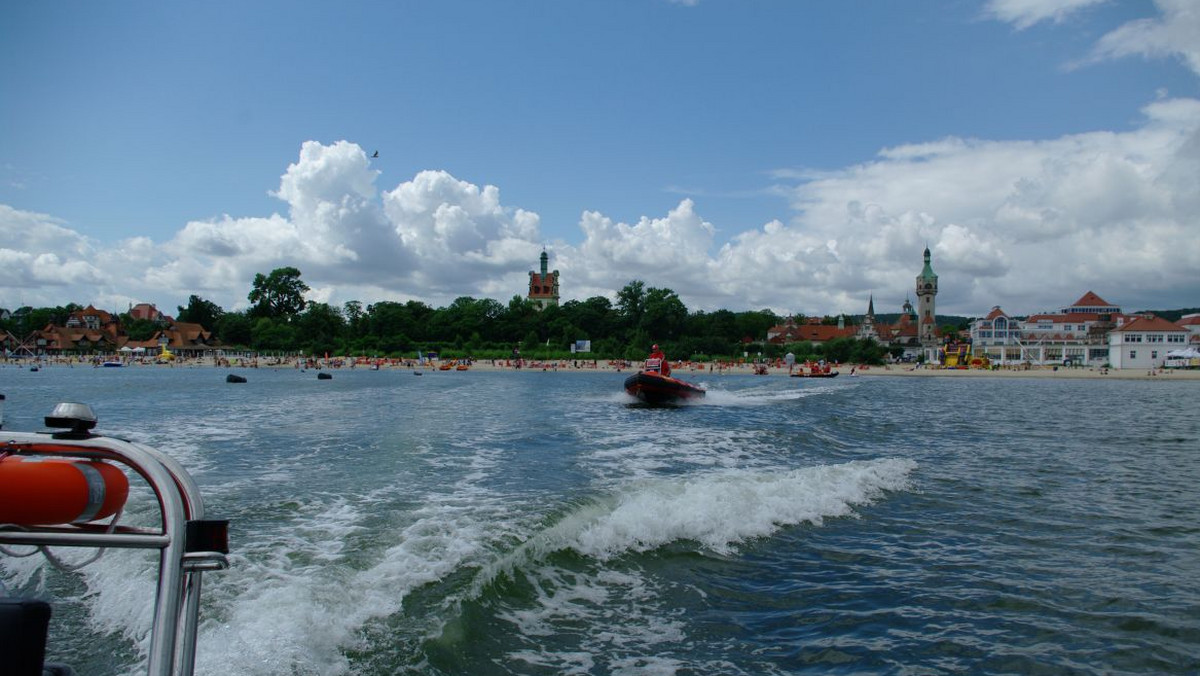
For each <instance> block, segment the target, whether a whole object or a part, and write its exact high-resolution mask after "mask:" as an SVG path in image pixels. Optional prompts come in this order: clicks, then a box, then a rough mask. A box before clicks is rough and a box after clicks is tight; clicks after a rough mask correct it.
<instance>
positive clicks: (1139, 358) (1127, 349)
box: [1108, 316, 1191, 369]
mask: <svg viewBox="0 0 1200 676" xmlns="http://www.w3.org/2000/svg"><path fill="white" fill-rule="evenodd" d="M1190 336H1191V332H1190V331H1188V329H1187V328H1185V327H1183V326H1180V325H1178V324H1176V323H1175V322H1170V321H1167V320H1165V319H1162V318H1160V317H1155V316H1147V317H1136V318H1134V319H1132V320H1130V321H1127V322H1124V323H1123V324H1122V325H1121V326H1120V327H1118V328H1116V329H1113V330H1112V331H1109V332H1108V352H1109V364H1111V365H1112V367H1113V368H1115V369H1156V368H1162V366H1163V364H1164V363H1165V362H1166V360H1167V352H1169V351H1171V350H1179V349H1182V348H1185V347H1187V345H1188V339H1189V337H1190Z"/></svg>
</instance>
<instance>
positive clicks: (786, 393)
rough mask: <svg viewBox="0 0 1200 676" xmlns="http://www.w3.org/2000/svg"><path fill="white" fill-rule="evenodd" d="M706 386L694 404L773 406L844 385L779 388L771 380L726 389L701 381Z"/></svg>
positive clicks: (815, 395)
mask: <svg viewBox="0 0 1200 676" xmlns="http://www.w3.org/2000/svg"><path fill="white" fill-rule="evenodd" d="M702 385H703V386H705V387H707V388H708V392H707V393H706V394H705V395H704V398H703V399H697V400H696V401H695V404H696V405H698V406H735V407H736V406H773V405H777V404H779V403H780V402H786V401H799V400H801V399H807V398H809V397H819V396H824V395H827V394H830V393H832V392H837V391H839V390H843V389H845V387H846V386H845V385H834V384H822V385H818V386H815V387H813V386H807V387H788V388H785V389H780V387H779V386H778V385H776V384H775V383H774V382H772V383H771V384H769V385H762V386H757V387H749V388H744V389H740V390H727V389H721V388H716V387H711V386H709V385H708V384H707V383H702Z"/></svg>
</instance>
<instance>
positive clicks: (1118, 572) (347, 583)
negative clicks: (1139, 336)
mask: <svg viewBox="0 0 1200 676" xmlns="http://www.w3.org/2000/svg"><path fill="white" fill-rule="evenodd" d="M241 373H243V374H245V375H246V376H247V378H248V380H249V382H248V383H246V384H242V385H234V384H226V383H225V382H224V376H225V371H223V370H218V369H168V368H127V369H89V368H75V369H70V368H65V367H50V368H47V369H43V370H42V371H40V372H37V373H31V372H29V371H27V370H22V369H15V368H6V369H0V392H2V393H4V394H5V395H7V408H6V416H5V428H6V429H21V430H35V429H40V428H41V418H42V416H44V415H45V414H46V413H47V412H48V411H49V410H50V408H51V407H52V405H53V404H54V403H55V402H57V401H62V400H75V401H84V402H88V403H90V404H92V405H93V407H94V408H95V410H96V412H97V414H98V416H99V418H100V425H99V428H98V429H99V430H100V431H102V432H104V433H107V434H112V435H115V436H121V437H125V438H132V439H135V440H137V441H142V442H146V443H149V444H151V445H154V446H157V447H159V448H160V449H162V450H164V451H167V452H169V453H171V454H173V455H175V456H176V457H177V458H179V459H180V460H181V461H182V462H183V463H184V465H185V466H187V467H188V468H189V469H190V470H191V471H192V472H193V473H194V475H195V477H196V479H197V481H198V482H199V483H200V485H201V487H202V489H203V491H204V492H205V494H206V498H207V502H208V511H209V514H210V516H213V517H218V518H229V519H231V520H232V522H233V525H232V529H233V532H232V539H233V543H232V545H233V547H234V550H235V551H234V555H233V557H232V559H233V567H232V568H231V569H230V570H228V571H224V572H220V573H214V574H210V575H208V576H206V585H205V593H206V597H205V604H204V608H203V617H204V620H203V626H202V628H201V635H200V647H199V660H198V662H199V664H198V672H199V673H204V674H222V675H223V674H232V673H236V674H395V673H427V674H563V673H576V674H793V673H819V674H827V673H837V674H855V673H902V674H905V673H913V674H962V673H971V674H977V673H986V674H1002V673H1019V674H1028V673H1054V674H1060V673H1079V674H1092V673H1095V674H1113V673H1142V674H1150V673H1155V674H1157V673H1196V672H1197V671H1198V670H1200V516H1198V515H1200V420H1198V418H1197V414H1196V402H1197V400H1198V395H1200V383H1195V382H1162V381H1157V382H1156V381H1100V380H1061V381H1060V380H1052V379H1046V380H1025V379H1022V380H1004V379H958V378H953V379H951V378H896V377H886V376H885V377H859V378H850V377H844V378H838V379H835V380H826V381H806V380H800V379H792V378H780V377H766V378H763V377H754V376H726V377H718V376H709V375H707V374H697V375H696V377H695V378H694V380H696V381H698V382H700V383H702V384H704V385H706V386H708V387H709V388H710V394H709V396H708V397H707V398H706V400H705V401H704V402H703V403H702V404H700V405H696V406H687V407H683V408H677V409H647V408H640V407H636V406H630V405H629V404H630V402H629V400H627V399H626V397H625V395H624V394H623V393H621V391H620V389H621V381H622V379H623V377H622V375H619V374H612V373H608V374H597V373H586V374H581V373H541V372H532V373H529V372H524V373H484V372H474V371H470V372H465V373H463V372H430V371H426V373H425V375H424V376H423V377H415V376H413V375H412V374H411V373H410V372H407V371H386V370H385V371H362V370H358V371H335V372H334V378H333V379H332V380H328V381H318V380H317V379H316V374H315V372H313V371H304V372H301V371H296V370H279V371H267V370H262V371H250V370H247V371H241ZM683 377H685V378H687V377H688V375H687V374H683ZM147 503H148V498H145V497H141V498H136V497H135V499H134V500H133V504H131V506H130V509H129V510H128V515H127V516H126V518H127V519H129V520H131V521H132V522H136V521H137V520H138V519H147V520H148V518H149V517H148V516H147V515H146V508H147ZM34 559H36V557H34V558H32V559H18V560H10V559H6V558H3V557H0V561H2V564H0V565H2V566H3V568H2V570H3V571H4V573H5V576H4V579H5V582H6V584H7V585H8V586H9V587H10V589H12V588H16V589H21V590H35V591H39V593H42V594H44V595H47V596H53V597H55V599H56V601H57V603H58V604H59V607H60V608H61V610H60V612H59V614H58V615H56V625H57V626H56V628H55V635H54V638H53V640H54V646H53V647H52V651H54V655H53V656H54V657H55V658H56V659H59V660H60V661H65V662H68V663H70V664H73V665H75V666H76V667H77V668H80V669H82V670H85V672H86V673H90V674H119V673H127V672H129V671H131V670H133V669H135V668H136V666H137V664H138V663H139V660H140V659H141V655H142V652H143V651H144V649H145V646H144V643H145V636H146V631H147V629H148V624H147V623H148V622H149V607H150V603H151V601H150V589H151V587H150V572H151V570H152V569H153V562H152V561H151V560H149V559H147V558H146V557H145V556H143V555H142V554H140V553H134V552H110V553H109V554H106V556H105V557H104V558H103V559H102V560H101V561H100V562H98V563H96V564H93V565H92V566H89V567H88V569H86V572H85V573H84V574H83V575H82V576H67V575H65V574H63V573H59V572H57V571H52V570H48V569H47V568H46V567H43V566H40V565H38V564H37V563H36V562H35V560H34Z"/></svg>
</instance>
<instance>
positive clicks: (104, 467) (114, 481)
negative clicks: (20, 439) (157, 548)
mask: <svg viewBox="0 0 1200 676" xmlns="http://www.w3.org/2000/svg"><path fill="white" fill-rule="evenodd" d="M128 497H129V479H128V478H126V476H125V474H124V473H123V472H121V470H120V469H118V468H117V467H116V466H115V465H112V464H109V463H107V462H98V461H89V460H69V459H66V458H36V457H29V456H21V455H12V456H7V457H3V458H0V523H11V524H17V525H19V526H50V525H55V524H65V523H86V522H88V521H96V520H98V519H104V518H107V517H110V516H112V515H113V514H116V513H117V511H118V510H119V509H121V507H123V506H124V505H125V500H126V499H127V498H128Z"/></svg>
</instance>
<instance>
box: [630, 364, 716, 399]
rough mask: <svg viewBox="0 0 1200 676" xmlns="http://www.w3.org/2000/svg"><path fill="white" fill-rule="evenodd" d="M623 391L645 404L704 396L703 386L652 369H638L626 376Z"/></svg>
mask: <svg viewBox="0 0 1200 676" xmlns="http://www.w3.org/2000/svg"><path fill="white" fill-rule="evenodd" d="M625 392H626V393H628V394H629V395H630V396H633V397H637V398H638V399H639V400H640V401H643V402H645V403H647V404H678V403H681V402H685V401H687V400H689V399H700V398H702V397H703V396H704V388H703V387H699V386H697V385H693V384H691V383H689V382H686V381H683V380H679V379H678V378H672V377H670V376H664V375H662V374H660V373H655V372H653V371H638V372H637V373H635V374H633V375H631V376H629V377H628V378H626V379H625Z"/></svg>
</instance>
